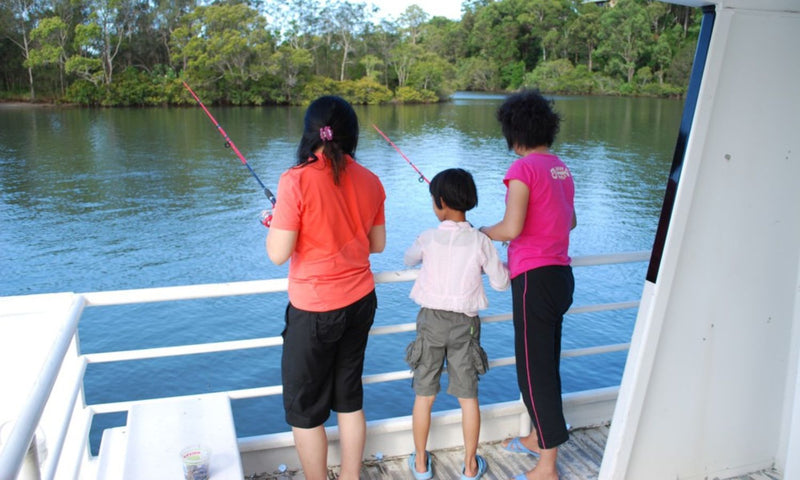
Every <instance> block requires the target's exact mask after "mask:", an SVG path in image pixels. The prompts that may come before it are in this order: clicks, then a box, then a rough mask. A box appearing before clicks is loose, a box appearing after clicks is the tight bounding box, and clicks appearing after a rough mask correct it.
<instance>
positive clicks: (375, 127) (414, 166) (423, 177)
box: [372, 123, 431, 184]
mask: <svg viewBox="0 0 800 480" xmlns="http://www.w3.org/2000/svg"><path fill="white" fill-rule="evenodd" d="M372 127H373V128H374V129H375V130H377V131H378V133H380V134H381V137H383V138H384V139H385V140H386V141H387V142H389V145H391V146H392V147H394V149H395V150H397V153H399V154H400V156H401V157H403V158H404V159H405V161H406V162H408V164H409V165H411V168H413V169H414V171H415V172H417V174H418V175H419V181H420V183H422V181H423V180H424V181H426V182H428V184H430V183H431V181H430V180H428V179H427V178H425V175H423V174H422V172H420V171H419V168H417V166H416V165H414V164H413V163H412V162H411V160H409V159H408V157H406V155H405V154H404V153H403V152H402V151H401V150H400V149H399V148H398V147H397V145H395V144H394V142H393V141H391V140H389V137H387V136H386V134H385V133H383V132H382V131H381V129H380V128H378V126H377V125H375V124H374V123H373V124H372Z"/></svg>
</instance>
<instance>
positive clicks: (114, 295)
mask: <svg viewBox="0 0 800 480" xmlns="http://www.w3.org/2000/svg"><path fill="white" fill-rule="evenodd" d="M288 285H289V280H288V279H286V278H276V279H270V280H251V281H247V282H231V283H208V284H204V285H181V286H177V287H156V288H139V289H133V290H110V291H107V292H88V293H82V294H81V295H82V296H83V298H85V299H86V304H87V306H90V307H98V306H111V305H126V304H130V303H150V302H166V301H173V300H197V299H201V298H215V297H230V296H237V295H256V294H261V293H278V292H285V291H286V288H287V286H288Z"/></svg>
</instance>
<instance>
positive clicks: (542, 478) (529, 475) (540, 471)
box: [525, 465, 558, 480]
mask: <svg viewBox="0 0 800 480" xmlns="http://www.w3.org/2000/svg"><path fill="white" fill-rule="evenodd" d="M525 478H526V480H558V472H557V471H552V470H550V469H544V468H539V465H537V466H536V467H534V468H533V470H530V471H528V472H525Z"/></svg>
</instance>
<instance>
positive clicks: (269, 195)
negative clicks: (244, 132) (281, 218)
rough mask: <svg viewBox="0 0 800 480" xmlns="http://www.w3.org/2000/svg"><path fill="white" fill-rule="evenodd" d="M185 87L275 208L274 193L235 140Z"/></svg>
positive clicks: (192, 91)
mask: <svg viewBox="0 0 800 480" xmlns="http://www.w3.org/2000/svg"><path fill="white" fill-rule="evenodd" d="M183 86H184V87H186V90H189V93H191V94H192V97H194V99H195V100H197V103H198V104H199V105H200V107H202V108H203V111H204V112H206V115H208V118H209V119H211V123H213V124H214V126H215V127H217V130H219V133H220V135H222V138H224V139H225V148H230V149H231V150H233V152H234V153H235V154H236V156H237V157H239V160H241V161H242V163H243V164H244V166H245V167H247V169H248V170H250V173H251V174H253V178H255V179H256V181H257V182H258V184H259V185H261V188H262V189H264V195H266V196H267V199H268V200H269V201H270V203H272V206H273V207H274V206H275V195H273V194H272V192H271V191H270V190H269V188H267V187H266V185H264V182H262V181H261V179H260V178H258V175H256V172H255V171H253V167H251V166H250V164H249V163H247V160H245V159H244V155H242V152H240V151H239V149H238V148H236V144H235V143H233V140H231V139H230V137H229V136H228V134H227V133H225V130H224V129H223V128H222V125H220V124H219V122H217V119H216V118H214V115H211V112H209V111H208V109H207V108H206V106H205V105H203V102H202V101H200V98H198V96H197V95H196V94H195V93H194V90H192V89H191V87H189V84H187V83H186V82H183Z"/></svg>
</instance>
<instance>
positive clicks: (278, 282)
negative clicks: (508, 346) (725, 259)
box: [81, 251, 650, 307]
mask: <svg viewBox="0 0 800 480" xmlns="http://www.w3.org/2000/svg"><path fill="white" fill-rule="evenodd" d="M649 258H650V252H649V251H639V252H624V253H616V254H607V255H583V256H578V257H574V258H573V259H572V266H573V267H585V266H593V265H611V264H621V263H633V262H642V261H646V260H648V259H649ZM418 274H419V270H417V269H411V270H398V271H392V272H379V273H376V274H375V275H374V277H375V282H376V283H378V284H381V283H398V282H410V281H412V280H415V279H416V278H417V275H418ZM288 284H289V283H288V279H286V278H276V279H268V280H251V281H244V282H228V283H209V284H204V285H182V286H175V287H157V288H140V289H133V290H111V291H106V292H87V293H82V294H81V295H82V296H83V297H84V299H85V300H86V305H87V306H91V307H96V306H109V305H125V304H130V303H149V302H165V301H174V300H192V299H200V298H215V297H229V296H236V295H256V294H264V293H278V292H285V291H286V289H287V287H288Z"/></svg>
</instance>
